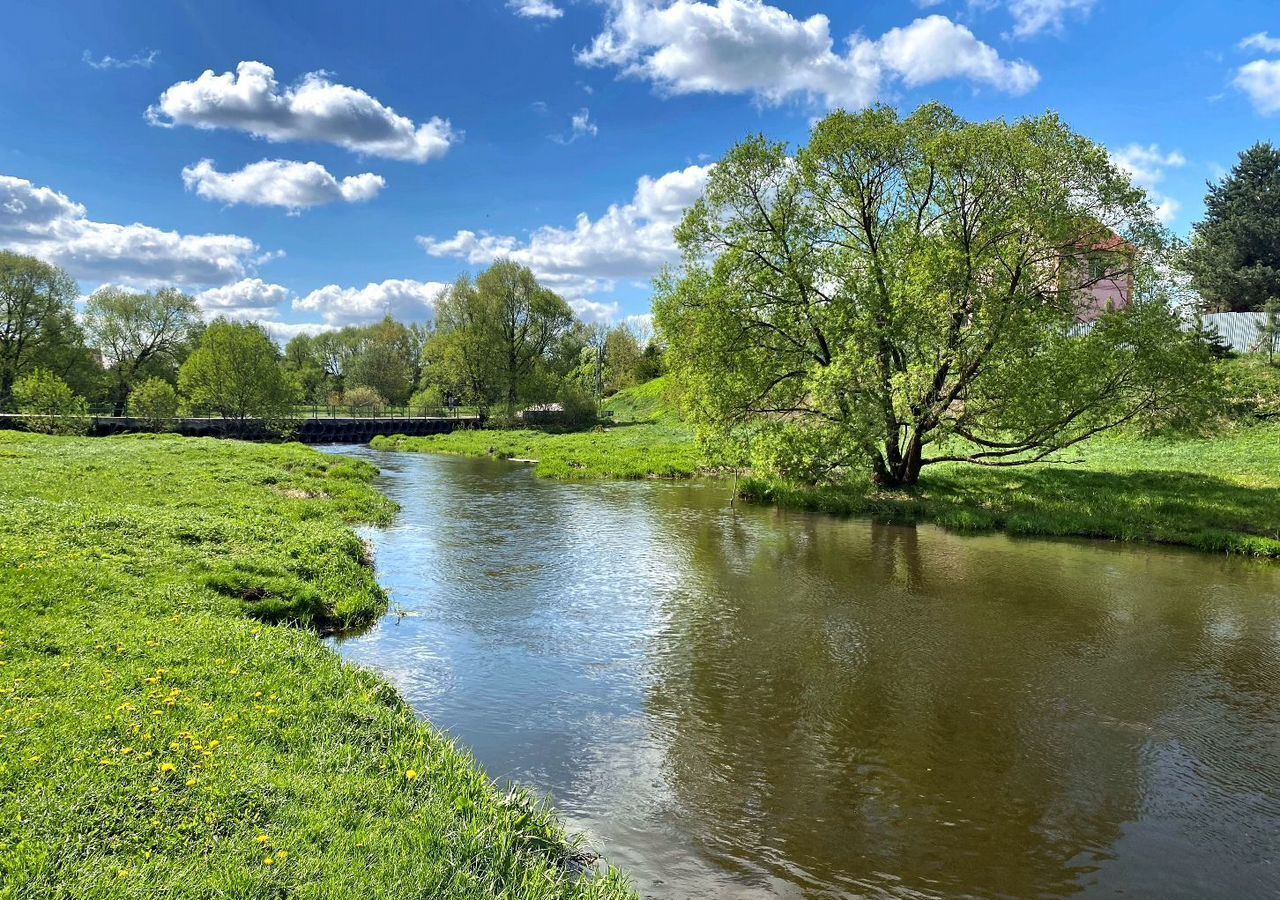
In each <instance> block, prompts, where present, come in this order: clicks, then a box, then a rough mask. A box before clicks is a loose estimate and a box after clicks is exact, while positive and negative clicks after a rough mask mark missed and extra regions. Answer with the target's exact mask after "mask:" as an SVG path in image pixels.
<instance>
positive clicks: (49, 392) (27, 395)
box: [13, 369, 89, 434]
mask: <svg viewBox="0 0 1280 900" xmlns="http://www.w3.org/2000/svg"><path fill="white" fill-rule="evenodd" d="M13 402H14V405H15V406H16V407H17V410H18V412H20V413H22V414H23V417H22V424H23V425H24V426H25V427H26V428H27V429H28V430H29V431H36V432H40V433H42V434H84V433H86V432H87V431H88V430H89V411H88V409H87V408H86V406H85V402H84V398H83V397H78V396H76V395H75V393H74V392H73V391H72V390H71V388H70V387H68V386H67V383H66V382H65V381H63V380H62V379H61V378H59V377H58V376H57V375H54V374H53V373H52V372H49V371H47V370H45V369H36V370H35V371H33V372H30V373H28V374H26V375H23V376H22V377H21V378H19V379H18V380H17V381H16V382H14V385H13Z"/></svg>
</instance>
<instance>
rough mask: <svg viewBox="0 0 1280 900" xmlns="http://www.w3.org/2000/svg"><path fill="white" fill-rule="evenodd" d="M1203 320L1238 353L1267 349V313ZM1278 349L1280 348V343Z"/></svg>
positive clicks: (1188, 324) (1087, 327) (1086, 325)
mask: <svg viewBox="0 0 1280 900" xmlns="http://www.w3.org/2000/svg"><path fill="white" fill-rule="evenodd" d="M1203 322H1204V327H1205V328H1215V329H1217V331H1218V334H1220V335H1222V339H1223V340H1224V341H1226V342H1227V343H1228V344H1230V345H1231V349H1232V350H1234V351H1235V352H1237V353H1258V352H1262V351H1265V350H1266V347H1265V346H1263V341H1264V340H1265V339H1264V338H1263V335H1262V326H1263V325H1265V324H1266V322H1267V316H1266V313H1260V312H1224V313H1208V314H1207V315H1205V316H1204V318H1203ZM1095 324H1096V323H1095V322H1077V323H1076V324H1074V325H1072V326H1071V329H1070V331H1068V332H1067V333H1068V334H1070V335H1072V336H1073V337H1079V336H1080V335H1082V334H1088V333H1089V332H1090V331H1092V330H1093V326H1094V325H1095ZM1182 327H1183V328H1186V329H1188V330H1190V329H1191V328H1194V327H1195V321H1194V320H1191V319H1188V320H1186V321H1185V322H1183V325H1182ZM1276 349H1277V350H1280V345H1278V346H1277V348H1276Z"/></svg>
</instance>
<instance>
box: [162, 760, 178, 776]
mask: <svg viewBox="0 0 1280 900" xmlns="http://www.w3.org/2000/svg"><path fill="white" fill-rule="evenodd" d="M177 768H178V767H177V766H175V765H174V764H173V763H168V762H167V763H160V774H162V775H168V774H169V773H170V772H174V771H176V770H177Z"/></svg>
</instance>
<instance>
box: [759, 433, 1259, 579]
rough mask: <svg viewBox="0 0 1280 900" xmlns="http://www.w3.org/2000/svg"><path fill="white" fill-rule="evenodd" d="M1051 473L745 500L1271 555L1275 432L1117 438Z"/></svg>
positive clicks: (769, 491)
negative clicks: (1210, 435)
mask: <svg viewBox="0 0 1280 900" xmlns="http://www.w3.org/2000/svg"><path fill="white" fill-rule="evenodd" d="M1070 456H1071V458H1070V459H1064V460H1062V461H1060V462H1057V463H1054V464H1047V463H1038V464H1036V465H1033V466H1028V467H1024V468H1017V469H980V468H977V467H974V466H963V465H954V464H949V465H940V466H938V467H936V468H931V469H929V470H928V471H927V472H926V474H925V476H924V477H923V478H921V480H920V484H919V485H918V486H917V487H916V488H915V489H912V490H909V491H907V490H896V491H891V490H882V489H877V488H876V487H875V486H874V485H872V484H871V483H870V482H868V481H864V480H853V479H850V480H848V481H845V482H841V483H839V484H835V485H823V486H817V487H806V486H800V485H796V484H788V483H785V482H781V481H778V480H775V479H769V478H760V477H754V478H748V479H746V480H745V481H744V482H743V483H742V486H741V489H740V493H741V495H742V496H743V497H745V498H746V499H750V500H755V501H758V502H765V503H775V504H778V505H781V506H789V507H795V508H802V509H813V510H820V511H824V512H830V513H837V514H852V515H870V516H874V517H875V518H877V519H878V520H881V521H889V522H920V521H928V522H935V523H937V524H939V525H943V526H946V527H948V528H954V529H957V530H964V531H970V530H985V529H1001V530H1004V531H1008V532H1011V533H1013V534H1039V535H1062V536H1068V535H1072V536H1081V537H1097V538H1108V539H1114V540H1125V541H1147V542H1154V543H1168V544H1185V545H1188V546H1191V547H1197V548H1200V549H1202V550H1208V551H1212V552H1219V553H1220V552H1226V553H1239V554H1242V555H1247V556H1267V557H1280V425H1258V426H1254V427H1236V428H1233V429H1230V430H1228V431H1225V432H1222V433H1219V434H1216V435H1214V436H1213V437H1211V438H1202V439H1188V438H1144V437H1141V436H1139V435H1137V434H1134V433H1117V434H1112V435H1108V436H1106V437H1103V438H1099V439H1098V440H1097V441H1093V442H1090V443H1088V444H1082V445H1080V446H1079V447H1078V448H1077V449H1076V450H1075V451H1072V453H1071V454H1070Z"/></svg>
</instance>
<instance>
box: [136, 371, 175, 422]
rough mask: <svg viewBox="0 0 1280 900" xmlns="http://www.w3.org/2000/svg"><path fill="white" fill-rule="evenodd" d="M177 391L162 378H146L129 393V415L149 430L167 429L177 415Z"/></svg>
mask: <svg viewBox="0 0 1280 900" xmlns="http://www.w3.org/2000/svg"><path fill="white" fill-rule="evenodd" d="M178 406H179V401H178V392H177V391H175V390H174V389H173V385H171V384H170V383H169V382H167V381H165V380H164V379H163V378H148V379H147V380H146V381H144V382H142V384H140V385H138V386H137V387H136V388H134V389H133V393H132V394H130V395H129V415H131V416H132V417H133V418H135V419H141V420H142V421H143V422H145V423H146V426H147V428H148V429H150V430H151V431H168V430H169V429H170V428H171V427H173V419H174V418H175V417H176V416H177V415H178Z"/></svg>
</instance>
